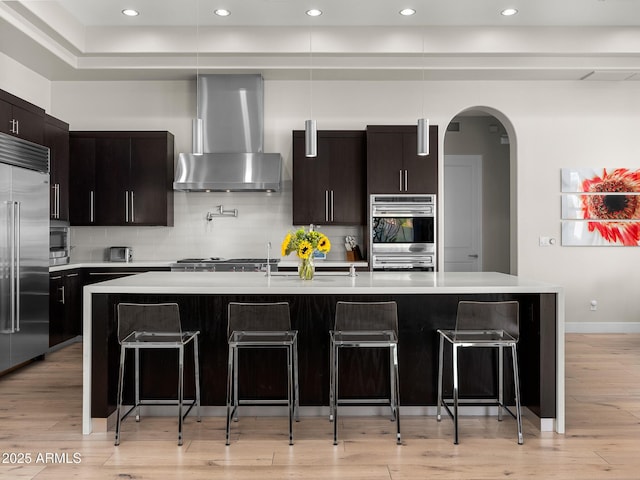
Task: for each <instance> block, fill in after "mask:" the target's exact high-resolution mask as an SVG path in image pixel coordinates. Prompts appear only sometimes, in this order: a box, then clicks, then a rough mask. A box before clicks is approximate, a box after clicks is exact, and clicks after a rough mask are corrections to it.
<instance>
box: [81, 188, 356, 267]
mask: <svg viewBox="0 0 640 480" xmlns="http://www.w3.org/2000/svg"><path fill="white" fill-rule="evenodd" d="M218 205H222V206H224V209H225V210H232V209H237V210H238V216H237V217H219V218H214V219H213V220H212V221H207V218H206V217H207V212H214V211H215V210H216V207H217V206H218ZM174 215H175V219H174V226H173V227H71V246H72V249H71V261H73V262H101V261H104V260H105V252H106V250H107V249H108V248H109V247H111V246H127V247H132V248H133V259H134V261H164V260H169V261H170V260H177V259H180V258H187V257H224V258H234V257H235V258H237V257H252V258H256V257H258V258H262V257H266V256H267V242H271V245H272V250H271V255H272V256H273V257H279V256H280V245H281V243H282V240H283V239H284V236H285V234H286V233H287V231H288V230H292V229H294V228H295V227H294V226H293V225H292V224H291V218H292V195H291V182H290V181H286V182H284V188H283V191H282V192H281V193H272V194H268V193H259V192H255V193H254V192H247V193H236V192H232V193H217V192H216V193H213V192H212V193H201V192H192V193H185V192H175V194H174ZM318 230H321V231H322V232H323V233H325V234H326V235H327V236H328V237H329V240H330V241H331V243H332V249H331V252H329V255H328V256H327V258H328V259H330V260H331V259H332V260H344V259H345V256H346V255H345V249H344V237H345V236H346V235H353V236H355V237H356V238H357V239H358V242H359V243H360V244H361V243H362V235H363V227H355V226H354V227H337V226H323V227H318ZM291 258H292V259H293V258H294V256H293V255H291Z"/></svg>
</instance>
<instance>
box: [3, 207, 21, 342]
mask: <svg viewBox="0 0 640 480" xmlns="http://www.w3.org/2000/svg"><path fill="white" fill-rule="evenodd" d="M7 210H8V213H9V218H8V222H7V223H8V225H7V226H8V228H9V241H10V244H9V298H10V300H9V303H10V307H9V308H10V310H11V312H10V317H11V327H10V329H9V331H8V332H6V333H15V332H16V331H17V330H16V320H17V319H16V313H17V307H18V292H17V289H18V283H17V281H16V278H17V277H18V272H16V270H17V268H18V265H17V263H18V262H17V260H18V258H20V257H19V256H17V255H16V253H17V252H16V248H17V242H16V240H17V235H18V234H17V225H16V215H17V202H14V201H9V202H7Z"/></svg>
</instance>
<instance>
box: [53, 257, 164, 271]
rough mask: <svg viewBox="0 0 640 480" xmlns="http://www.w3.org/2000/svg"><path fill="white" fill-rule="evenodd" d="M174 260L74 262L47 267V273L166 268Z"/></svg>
mask: <svg viewBox="0 0 640 480" xmlns="http://www.w3.org/2000/svg"><path fill="white" fill-rule="evenodd" d="M174 262H175V260H162V261H157V260H156V261H153V260H149V261H141V262H76V263H67V264H65V265H53V266H50V267H49V272H61V271H64V270H71V269H73V268H149V267H168V266H169V265H171V264H172V263H174Z"/></svg>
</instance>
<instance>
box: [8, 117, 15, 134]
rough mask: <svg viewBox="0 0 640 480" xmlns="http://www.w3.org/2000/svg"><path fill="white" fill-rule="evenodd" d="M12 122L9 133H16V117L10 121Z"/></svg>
mask: <svg viewBox="0 0 640 480" xmlns="http://www.w3.org/2000/svg"><path fill="white" fill-rule="evenodd" d="M9 123H10V124H11V129H10V130H9V133H14V134H15V133H16V120H15V119H14V118H12V119H11V121H10V122H9Z"/></svg>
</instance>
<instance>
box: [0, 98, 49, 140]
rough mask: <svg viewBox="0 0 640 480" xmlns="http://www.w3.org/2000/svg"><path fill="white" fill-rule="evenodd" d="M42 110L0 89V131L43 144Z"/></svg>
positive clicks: (43, 115)
mask: <svg viewBox="0 0 640 480" xmlns="http://www.w3.org/2000/svg"><path fill="white" fill-rule="evenodd" d="M44 117H45V113H44V110H43V109H42V108H40V107H37V106H35V105H33V104H31V103H29V102H27V101H26V100H23V99H21V98H19V97H16V96H14V95H11V94H10V93H8V92H5V91H4V90H0V132H2V133H7V134H9V135H13V136H14V137H19V138H22V139H23V140H28V141H30V142H34V143H38V144H40V145H43V142H44Z"/></svg>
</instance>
